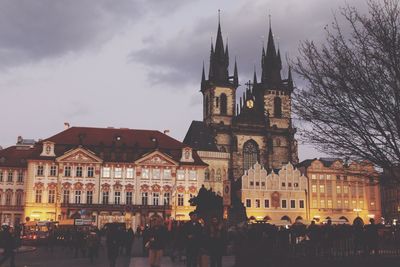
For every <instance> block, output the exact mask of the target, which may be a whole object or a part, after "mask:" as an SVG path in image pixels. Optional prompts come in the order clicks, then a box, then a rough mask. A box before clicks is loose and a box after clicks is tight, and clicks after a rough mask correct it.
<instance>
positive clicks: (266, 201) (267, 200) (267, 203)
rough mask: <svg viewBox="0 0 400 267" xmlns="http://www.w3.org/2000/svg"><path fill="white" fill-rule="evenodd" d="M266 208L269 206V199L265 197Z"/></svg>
mask: <svg viewBox="0 0 400 267" xmlns="http://www.w3.org/2000/svg"><path fill="white" fill-rule="evenodd" d="M264 208H269V199H264Z"/></svg>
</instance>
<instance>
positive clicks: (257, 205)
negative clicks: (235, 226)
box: [255, 199, 261, 208]
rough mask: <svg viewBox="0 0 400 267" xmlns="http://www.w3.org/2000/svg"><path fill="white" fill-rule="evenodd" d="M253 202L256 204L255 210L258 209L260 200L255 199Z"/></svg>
mask: <svg viewBox="0 0 400 267" xmlns="http://www.w3.org/2000/svg"><path fill="white" fill-rule="evenodd" d="M255 202H256V208H260V207H261V204H260V200H259V199H256V201H255Z"/></svg>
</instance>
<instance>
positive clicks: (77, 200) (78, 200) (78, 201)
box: [75, 190, 82, 204]
mask: <svg viewBox="0 0 400 267" xmlns="http://www.w3.org/2000/svg"><path fill="white" fill-rule="evenodd" d="M81 194H82V191H81V190H76V191H75V204H81Z"/></svg>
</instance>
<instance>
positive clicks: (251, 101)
mask: <svg viewBox="0 0 400 267" xmlns="http://www.w3.org/2000/svg"><path fill="white" fill-rule="evenodd" d="M246 106H247V107H248V108H253V107H254V101H253V100H251V99H249V100H247V101H246Z"/></svg>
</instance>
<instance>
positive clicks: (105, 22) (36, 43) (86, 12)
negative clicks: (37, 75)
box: [0, 0, 184, 69]
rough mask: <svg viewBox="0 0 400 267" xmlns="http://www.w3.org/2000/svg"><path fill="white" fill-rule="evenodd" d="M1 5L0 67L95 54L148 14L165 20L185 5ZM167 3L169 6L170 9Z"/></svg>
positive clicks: (12, 1)
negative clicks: (78, 53)
mask: <svg viewBox="0 0 400 267" xmlns="http://www.w3.org/2000/svg"><path fill="white" fill-rule="evenodd" d="M159 2H160V1H157V0H150V1H146V0H118V1H115V0H80V1H72V0H57V1H54V0H35V1H23V0H2V1H1V2H0V67H3V69H4V68H7V67H12V66H17V65H19V64H23V63H29V62H35V61H37V60H42V59H46V58H51V57H57V56H60V55H63V54H66V53H69V52H76V51H79V50H81V49H89V48H90V49H94V48H95V47H96V46H97V45H99V44H101V43H103V42H104V41H106V40H108V39H110V38H112V37H113V36H114V35H115V34H116V33H118V32H119V31H120V30H121V29H123V28H124V26H125V25H128V23H130V22H136V21H138V20H139V19H140V18H143V17H144V16H145V15H148V14H152V13H153V14H155V15H159V14H161V13H162V14H164V13H166V11H167V10H168V11H169V10H176V9H177V8H178V7H179V6H180V5H183V3H184V1H183V0H169V1H161V2H162V3H159ZM166 2H167V3H166ZM169 13H171V12H169Z"/></svg>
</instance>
